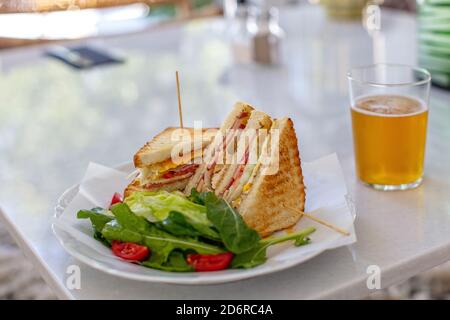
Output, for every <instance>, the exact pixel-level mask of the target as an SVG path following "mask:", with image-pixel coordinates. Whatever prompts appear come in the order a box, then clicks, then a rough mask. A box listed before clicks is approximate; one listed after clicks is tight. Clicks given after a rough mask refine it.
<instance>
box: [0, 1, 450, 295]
mask: <svg viewBox="0 0 450 320" xmlns="http://www.w3.org/2000/svg"><path fill="white" fill-rule="evenodd" d="M281 16H282V21H283V23H282V24H283V27H284V28H285V30H286V32H287V35H288V38H287V39H286V41H285V42H284V43H285V49H286V64H285V66H284V67H280V68H275V67H273V68H266V67H261V66H238V65H235V64H234V62H233V59H232V56H231V55H230V50H229V46H228V44H227V37H226V28H225V24H224V21H222V20H221V19H209V20H203V21H195V22H190V23H188V24H185V25H179V26H173V27H166V28H164V29H162V30H159V31H153V32H146V33H140V34H136V35H133V36H128V37H119V38H110V39H104V40H96V41H91V42H94V43H96V44H98V45H103V46H106V47H109V48H115V49H118V50H119V51H122V53H123V54H124V55H125V57H126V58H127V62H126V63H125V64H124V65H120V66H111V67H104V68H97V69H94V70H92V71H85V72H78V71H74V70H72V69H70V68H68V67H67V66H65V65H63V64H61V63H60V62H57V61H53V60H49V59H47V58H44V57H43V56H42V52H43V48H42V47H37V48H34V49H21V50H15V51H5V52H1V53H0V61H1V64H0V66H1V70H2V73H1V76H0V90H1V94H0V119H1V121H0V154H1V157H0V167H1V170H0V204H1V208H2V213H1V217H2V218H3V219H2V220H3V221H4V223H5V224H6V226H7V227H8V229H9V230H10V231H11V233H12V234H13V235H14V237H15V239H16V240H17V242H18V243H19V245H20V246H21V247H22V249H23V251H24V252H25V253H26V255H27V256H28V257H29V258H30V260H31V261H32V262H33V263H34V264H35V266H36V268H38V269H39V271H40V272H41V273H42V275H43V277H44V279H45V280H46V281H47V282H48V284H49V285H50V286H51V287H52V288H53V289H54V290H55V292H56V294H57V295H58V297H60V298H62V299H100V298H112V299H121V298H127V299H175V298H178V299H184V298H189V299H213V298H224V299H226V298H231V299H291V298H292V299H302V298H306V299H309V298H360V297H364V296H366V295H367V294H369V293H370V290H369V289H368V288H367V286H366V279H367V273H366V270H367V267H368V266H369V265H373V264H375V265H378V266H379V267H380V268H381V270H382V278H381V280H382V281H381V285H382V287H387V286H389V285H392V284H394V283H398V282H400V281H403V280H405V279H407V278H408V277H411V276H413V275H415V274H417V273H419V272H421V271H424V270H426V269H428V268H431V267H433V266H436V265H439V264H441V263H443V262H445V261H447V260H448V259H449V257H450V232H449V231H450V103H449V101H450V93H449V92H446V91H442V90H439V89H435V88H434V89H433V90H432V98H431V108H430V109H431V111H430V122H429V130H428V132H429V135H428V142H427V159H426V178H425V181H424V183H423V185H422V186H421V187H419V188H418V189H416V190H412V191H406V192H391V193H386V192H379V191H374V190H371V189H369V188H367V187H365V186H363V185H362V184H360V183H359V182H358V181H357V180H356V178H355V176H354V164H353V155H352V142H351V129H350V123H349V120H350V117H349V112H348V102H347V83H346V77H345V73H346V70H347V69H348V68H349V67H350V66H352V65H358V64H367V63H371V62H393V63H407V64H415V20H414V18H413V16H410V15H408V14H405V13H399V12H394V11H383V13H382V31H381V33H379V34H377V35H375V36H374V37H371V36H369V34H368V33H367V32H366V31H365V30H364V29H363V28H362V27H361V26H360V25H359V24H358V23H357V22H355V23H335V22H329V21H327V20H326V19H325V17H324V16H323V14H322V11H321V10H319V8H317V7H311V6H309V5H308V6H302V7H299V8H297V9H290V10H289V11H283V12H282V14H281ZM175 69H179V70H180V71H181V81H182V93H183V102H184V108H185V123H186V124H192V123H193V120H194V119H204V125H205V126H213V125H214V126H216V125H218V124H219V123H220V121H221V119H223V117H224V115H225V114H226V113H227V112H228V110H229V108H230V107H231V106H232V104H233V103H234V101H236V100H238V99H241V100H244V101H248V102H251V103H252V104H254V105H255V106H257V107H258V108H260V109H262V110H264V111H267V112H269V113H270V114H272V115H273V116H281V115H289V116H290V117H292V118H293V119H294V122H295V125H296V130H297V134H298V137H299V139H300V151H301V156H302V159H303V160H305V161H309V160H313V159H316V158H318V157H320V156H323V155H326V154H329V153H332V152H335V151H336V152H337V153H338V155H339V157H340V160H341V162H342V166H343V168H344V172H345V175H346V182H347V185H348V189H349V192H350V194H351V195H352V196H353V198H354V199H355V202H356V208H357V214H358V217H357V220H356V231H357V236H358V242H357V243H356V244H355V245H352V246H350V247H346V248H341V249H337V250H334V251H330V252H326V253H324V254H322V255H320V256H319V257H317V258H314V259H313V260H310V261H309V262H307V263H304V264H302V265H300V266H297V267H294V268H291V269H289V270H287V271H283V272H279V273H276V274H272V275H269V276H263V277H260V278H255V279H251V280H246V281H241V282H237V283H230V284H224V285H214V286H201V287H200V286H197V287H195V286H194V287H193V286H176V285H163V284H151V283H139V282H134V281H129V280H123V279H119V278H115V277H112V276H110V275H107V274H104V273H102V272H100V271H96V270H94V269H91V268H89V267H87V266H85V265H82V264H80V263H79V262H77V261H75V260H74V259H72V258H71V257H70V256H69V255H68V254H66V253H65V252H64V251H63V249H62V248H61V246H60V245H59V243H58V242H57V240H56V239H55V237H54V236H53V234H52V232H51V229H50V219H51V216H52V214H53V210H52V208H53V206H54V205H55V203H56V199H57V198H58V196H59V195H60V194H61V193H62V192H63V191H64V190H65V189H66V188H68V187H69V186H71V185H73V184H75V183H77V182H78V181H79V180H80V179H81V177H82V174H83V172H84V170H85V169H86V167H87V164H88V162H89V161H95V162H98V163H103V164H106V165H111V166H112V165H115V164H117V163H121V162H124V161H128V160H129V159H131V156H132V155H133V154H134V152H135V151H136V150H137V148H138V147H140V146H141V145H142V144H143V143H144V142H145V141H146V140H148V139H149V138H150V137H152V136H153V135H154V134H155V133H157V132H158V131H160V130H161V129H163V128H164V127H166V126H169V125H176V124H177V114H176V112H177V110H176V96H175V87H174V70H175ZM71 264H79V265H80V267H81V272H82V273H81V275H82V279H81V280H82V282H81V289H80V290H68V289H67V288H66V286H65V282H66V278H67V274H66V270H67V267H68V266H69V265H71Z"/></svg>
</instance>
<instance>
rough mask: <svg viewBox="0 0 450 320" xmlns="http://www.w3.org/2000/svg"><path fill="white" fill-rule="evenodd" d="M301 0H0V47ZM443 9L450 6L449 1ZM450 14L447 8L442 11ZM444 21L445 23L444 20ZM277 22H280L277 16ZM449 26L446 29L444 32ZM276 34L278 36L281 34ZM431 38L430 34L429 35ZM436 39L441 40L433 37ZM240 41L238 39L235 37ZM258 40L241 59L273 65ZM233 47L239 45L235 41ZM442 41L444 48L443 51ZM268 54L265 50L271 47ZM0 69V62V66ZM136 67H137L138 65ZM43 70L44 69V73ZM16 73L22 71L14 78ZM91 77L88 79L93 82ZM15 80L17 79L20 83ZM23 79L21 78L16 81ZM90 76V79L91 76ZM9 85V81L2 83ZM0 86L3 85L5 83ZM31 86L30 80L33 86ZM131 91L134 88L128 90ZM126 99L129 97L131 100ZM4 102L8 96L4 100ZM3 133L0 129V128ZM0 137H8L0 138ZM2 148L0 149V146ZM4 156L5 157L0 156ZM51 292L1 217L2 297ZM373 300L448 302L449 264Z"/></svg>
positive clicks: (424, 60) (402, 5)
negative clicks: (252, 51) (256, 46)
mask: <svg viewBox="0 0 450 320" xmlns="http://www.w3.org/2000/svg"><path fill="white" fill-rule="evenodd" d="M302 2H306V1H302V0H274V1H254V2H248V1H246V0H223V1H222V0H139V1H138V0H53V1H52V0H22V1H21V0H0V50H12V49H13V48H19V47H27V46H35V45H39V44H43V43H47V44H48V43H50V44H55V45H57V44H58V43H59V42H60V41H70V40H75V39H95V38H98V37H111V36H116V35H124V34H135V33H139V32H144V31H147V30H149V29H154V32H158V29H159V28H164V27H165V26H167V25H170V24H173V23H183V22H184V21H191V20H195V19H203V18H205V17H213V16H221V15H224V16H225V17H226V18H227V19H236V18H239V17H240V15H242V8H243V7H245V6H248V5H254V6H266V7H272V6H286V5H288V6H296V5H298V4H300V3H302ZM309 2H310V3H311V4H313V5H317V6H321V7H322V8H323V10H324V11H326V13H327V15H328V16H329V18H330V19H336V20H352V19H361V15H362V8H363V7H365V6H366V5H367V3H368V1H362V0H321V1H319V0H317V1H309ZM373 2H374V3H376V4H377V5H379V6H382V7H389V8H392V9H395V10H402V11H405V12H410V13H412V14H417V15H419V16H420V15H421V14H422V12H428V11H432V10H433V8H431V7H427V5H426V1H418V2H416V1H415V0H384V1H383V0H378V1H373ZM447 6H448V10H450V5H447ZM448 12H450V11H447V13H448ZM447 21H449V20H447ZM280 23H281V24H282V21H280ZM423 23H424V28H423V29H421V30H423V31H421V33H422V36H423V38H424V39H428V38H427V37H429V31H430V30H432V28H433V26H432V25H430V26H428V25H427V24H426V23H427V22H426V21H425V22H423ZM448 30H450V28H449V29H448ZM274 36H275V37H277V36H280V37H281V35H278V34H275V35H274ZM432 40H434V39H432ZM435 41H439V39H437V40H435ZM237 42H239V41H237ZM264 45H266V44H264V43H263V44H262V45H261V48H260V49H259V50H258V53H259V55H258V54H257V55H253V56H252V57H251V58H249V57H248V56H247V55H246V54H245V53H242V54H241V55H240V57H239V59H242V60H243V61H245V60H246V59H256V60H258V61H259V62H261V63H268V64H270V63H275V62H276V59H277V58H276V57H275V56H271V55H268V54H266V53H264V52H265V51H264V50H266V51H267V48H264ZM236 48H237V49H236V50H238V51H239V50H241V49H242V48H241V49H240V47H239V46H237V47H236ZM446 48H447V49H445V48H444V45H443V46H442V52H448V51H445V50H448V47H446ZM61 50H63V51H64V49H61V48H59V51H58V50H56V51H55V52H54V54H55V55H63V56H65V58H66V59H69V60H70V59H73V61H72V62H73V63H83V62H84V61H81V62H80V59H81V58H80V57H78V56H70V55H69V57H67V54H66V55H64V54H65V52H61ZM269 51H270V50H269ZM442 52H441V51H440V50H439V49H429V48H428V47H427V46H426V44H425V43H424V47H423V50H421V51H420V55H419V59H420V61H421V64H422V65H423V66H425V67H427V68H428V69H430V70H431V71H432V72H433V77H434V78H435V81H436V83H435V84H437V85H439V86H442V87H448V86H449V85H450V69H446V68H448V65H449V60H448V58H445V57H444V58H443V56H442ZM1 67H2V68H4V66H1ZM136 68H139V66H136ZM42 73H43V74H44V73H45V70H42ZM17 77H19V78H20V74H18V75H17ZM91 80H92V79H91ZM18 81H19V80H18ZM20 81H22V82H26V81H27V80H26V79H22V80H20ZM92 81H94V82H95V79H93V80H92ZM5 86H6V84H5ZM5 86H3V87H2V90H6V91H7V90H8V87H7V86H6V88H5ZM32 86H33V84H30V87H32ZM130 94H131V95H132V93H130ZM131 98H132V97H131ZM131 98H130V99H131ZM2 102H3V103H8V101H6V100H4V99H2ZM0 133H1V131H0ZM0 139H7V137H5V136H0ZM0 150H1V149H0ZM2 156H3V155H2ZM54 298H55V295H54V294H53V292H52V291H51V290H50V289H49V288H48V287H47V286H46V284H45V283H44V281H43V280H42V279H41V277H40V276H39V274H38V272H37V271H36V270H35V269H34V267H33V265H32V264H30V263H29V262H28V261H27V259H26V258H25V257H24V256H23V255H22V253H21V251H20V250H19V249H18V247H17V246H16V244H15V242H14V241H13V240H12V238H11V237H10V235H9V234H8V233H7V231H6V230H5V228H4V227H3V226H2V225H1V222H0V299H54ZM368 298H370V299H380V298H384V299H449V298H450V266H449V265H443V266H440V267H437V268H435V269H433V270H430V271H427V272H425V273H423V274H422V275H419V276H417V277H414V278H412V279H410V280H408V281H407V282H405V283H403V284H400V285H396V286H393V287H390V288H388V289H386V290H382V291H380V292H377V293H375V294H374V295H372V296H370V297H368Z"/></svg>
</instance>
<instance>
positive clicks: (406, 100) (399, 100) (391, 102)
mask: <svg viewBox="0 0 450 320" xmlns="http://www.w3.org/2000/svg"><path fill="white" fill-rule="evenodd" d="M352 108H353V109H354V110H355V111H359V112H363V113H367V114H372V115H379V116H391V117H399V116H411V115H414V114H418V113H422V112H424V111H426V110H427V108H426V105H425V103H423V102H422V101H420V100H418V99H416V98H412V97H408V96H397V95H373V96H365V97H361V98H359V99H357V100H356V102H355V106H352Z"/></svg>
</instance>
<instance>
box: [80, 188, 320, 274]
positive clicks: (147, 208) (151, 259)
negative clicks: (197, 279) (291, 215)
mask: <svg viewBox="0 0 450 320" xmlns="http://www.w3.org/2000/svg"><path fill="white" fill-rule="evenodd" d="M77 217H78V218H79V219H89V220H90V222H91V223H92V227H93V229H94V238H95V239H97V240H98V241H100V242H102V243H103V244H104V245H106V246H108V247H110V248H111V249H112V252H113V253H114V254H115V255H117V256H118V257H120V258H122V259H125V260H128V261H132V262H135V263H139V264H141V265H143V266H146V267H149V268H154V269H159V270H164V271H173V272H189V271H218V270H223V269H227V268H253V267H256V266H258V265H260V264H263V263H264V262H265V261H266V260H267V252H266V251H267V248H268V247H269V246H271V245H274V244H278V243H281V242H285V241H289V240H291V241H293V243H294V245H295V246H302V245H305V244H308V243H309V241H310V239H309V238H308V236H309V235H310V234H311V233H313V232H314V231H315V229H314V228H312V227H310V228H306V229H304V230H302V231H299V232H295V233H290V234H287V235H285V236H282V237H277V238H275V237H271V238H265V239H261V237H260V236H259V234H258V233H257V232H256V231H255V230H253V229H251V228H250V227H249V226H247V225H246V223H245V222H244V220H243V219H242V217H241V216H240V215H239V214H238V213H237V211H236V210H234V209H233V208H232V207H231V206H230V205H229V204H228V203H227V202H226V201H225V200H223V199H221V198H219V197H217V196H216V195H215V194H214V193H212V192H202V193H200V192H197V191H196V190H195V189H193V190H192V192H191V195H190V196H189V197H186V196H185V195H183V194H182V193H180V192H172V193H170V192H167V191H157V192H135V193H133V194H132V195H130V196H128V197H127V198H125V199H124V200H123V201H122V200H121V198H120V195H118V194H115V195H114V197H113V200H112V202H111V206H110V208H109V209H104V208H93V209H91V210H80V211H79V212H78V214H77Z"/></svg>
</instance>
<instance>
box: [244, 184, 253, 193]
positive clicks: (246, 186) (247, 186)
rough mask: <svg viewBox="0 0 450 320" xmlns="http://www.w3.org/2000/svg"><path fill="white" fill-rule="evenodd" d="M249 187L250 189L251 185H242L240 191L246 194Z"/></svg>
mask: <svg viewBox="0 0 450 320" xmlns="http://www.w3.org/2000/svg"><path fill="white" fill-rule="evenodd" d="M251 187H252V184H251V183H246V184H244V187H243V188H242V191H243V192H245V193H246V192H247V191H248V190H250V188H251Z"/></svg>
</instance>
